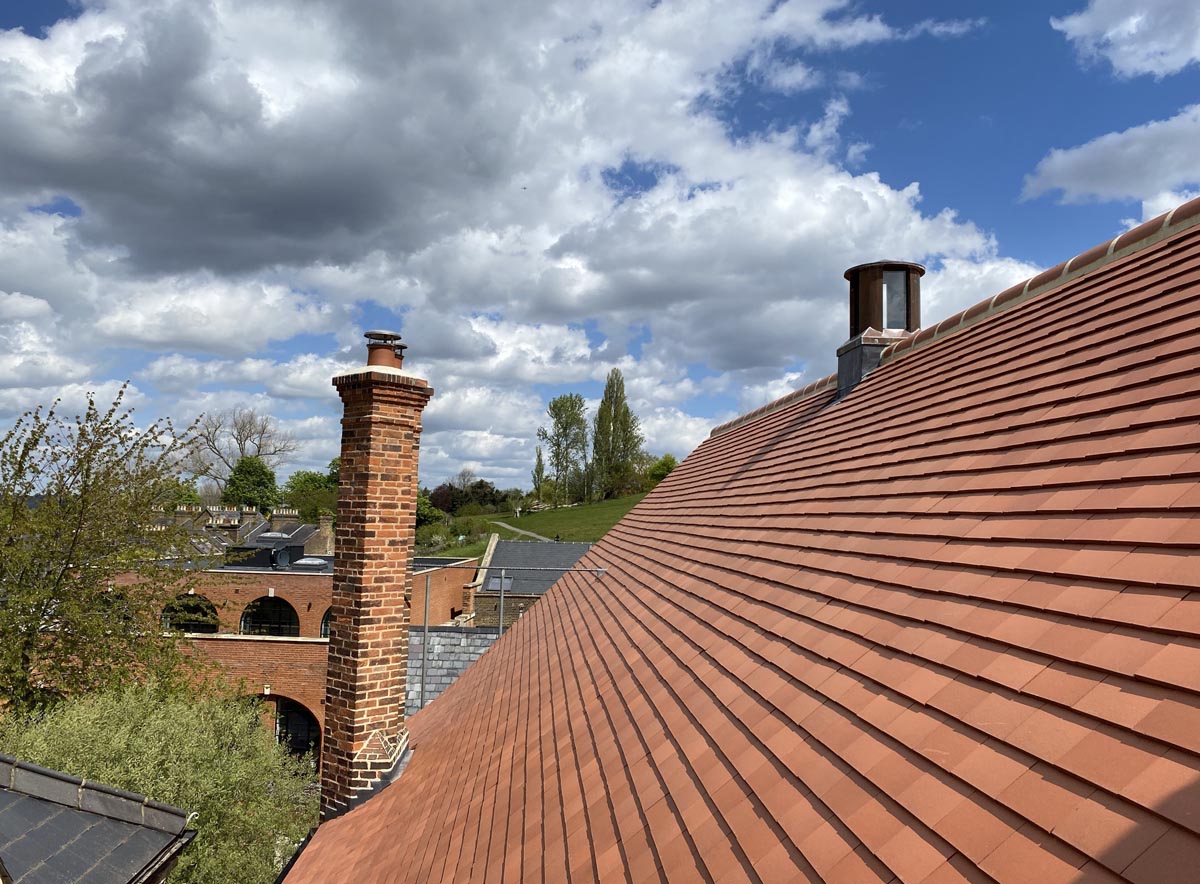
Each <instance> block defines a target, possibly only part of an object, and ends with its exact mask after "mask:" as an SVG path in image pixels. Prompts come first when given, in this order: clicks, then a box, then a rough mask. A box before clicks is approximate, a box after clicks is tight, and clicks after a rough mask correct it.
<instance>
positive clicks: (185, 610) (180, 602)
mask: <svg viewBox="0 0 1200 884" xmlns="http://www.w3.org/2000/svg"><path fill="white" fill-rule="evenodd" d="M219 625H220V624H219V623H218V620H217V608H216V606H215V605H214V604H213V603H212V602H210V601H209V600H208V599H206V598H205V597H204V596H202V595H189V594H187V593H184V594H183V595H181V596H179V597H178V598H176V599H175V600H174V601H172V602H168V603H167V606H166V607H165V608H163V613H162V627H163V629H166V630H174V631H177V632H191V633H200V634H203V635H212V634H214V633H215V632H216V631H217V628H218V626H219Z"/></svg>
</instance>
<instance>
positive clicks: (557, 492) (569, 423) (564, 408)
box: [537, 393, 588, 506]
mask: <svg viewBox="0 0 1200 884" xmlns="http://www.w3.org/2000/svg"><path fill="white" fill-rule="evenodd" d="M585 409H586V406H585V405H584V401H583V396H581V395H580V394H579V393H564V394H563V395H561V396H555V397H554V398H553V399H551V400H550V404H549V405H548V406H547V407H546V414H547V415H549V417H550V427H549V429H547V428H546V427H538V431H537V437H538V438H539V439H540V440H542V441H543V442H545V443H546V446H547V448H548V449H549V453H550V468H551V469H552V470H554V505H555V506H557V505H558V504H559V503H560V502H561V500H562V496H563V492H564V491H565V490H566V488H567V487H568V485H569V484H570V482H571V479H572V477H573V476H575V475H577V474H586V471H587V441H588V428H587V415H586V413H585Z"/></svg>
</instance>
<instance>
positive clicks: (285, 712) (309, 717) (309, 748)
mask: <svg viewBox="0 0 1200 884" xmlns="http://www.w3.org/2000/svg"><path fill="white" fill-rule="evenodd" d="M275 739H276V740H278V741H279V743H280V745H282V746H284V747H285V748H286V749H287V750H288V751H289V752H291V753H292V754H293V755H304V754H306V753H309V752H311V753H312V755H313V757H314V758H316V757H317V756H318V755H319V754H320V751H321V725H320V723H319V722H318V721H317V717H316V716H315V715H313V714H312V713H311V712H309V711H308V709H307V708H305V706H304V705H303V704H302V703H297V702H296V701H295V700H290V699H288V698H287V697H276V698H275Z"/></svg>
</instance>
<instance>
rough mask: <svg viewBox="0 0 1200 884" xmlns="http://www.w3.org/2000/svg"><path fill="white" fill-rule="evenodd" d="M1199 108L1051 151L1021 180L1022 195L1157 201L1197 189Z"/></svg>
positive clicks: (1073, 199) (1199, 178)
mask: <svg viewBox="0 0 1200 884" xmlns="http://www.w3.org/2000/svg"><path fill="white" fill-rule="evenodd" d="M1198 139H1200V104H1194V105H1191V106H1190V107H1186V108H1184V109H1183V110H1181V111H1180V112H1179V113H1178V114H1176V115H1175V116H1174V117H1171V118H1170V119H1167V120H1155V121H1153V122H1150V123H1145V124H1143V125H1141V126H1133V127H1132V128H1129V129H1126V130H1124V131H1122V132H1110V133H1108V134H1107V135H1101V136H1100V137H1098V138H1095V139H1093V140H1091V141H1089V142H1087V143H1086V144H1082V145H1080V146H1078V147H1072V148H1067V149H1055V150H1052V151H1050V153H1048V154H1047V155H1046V156H1045V157H1044V158H1043V159H1042V160H1041V161H1040V162H1039V163H1038V164H1037V168H1036V169H1035V170H1034V172H1033V174H1031V175H1029V176H1027V177H1026V179H1025V187H1024V195H1025V196H1026V197H1033V196H1039V195H1040V194H1043V193H1048V192H1051V191H1056V190H1057V191H1060V192H1061V195H1062V199H1063V201H1064V202H1081V201H1084V200H1087V199H1108V200H1112V199H1137V200H1160V195H1161V194H1164V193H1166V192H1169V191H1174V190H1179V189H1182V188H1184V187H1186V186H1187V185H1196V184H1200V155H1198V154H1197V152H1196V143H1197V140H1198Z"/></svg>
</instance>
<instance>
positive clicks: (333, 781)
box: [321, 332, 433, 819]
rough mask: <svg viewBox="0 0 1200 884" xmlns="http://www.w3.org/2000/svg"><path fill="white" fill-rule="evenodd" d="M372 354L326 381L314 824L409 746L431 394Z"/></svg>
mask: <svg viewBox="0 0 1200 884" xmlns="http://www.w3.org/2000/svg"><path fill="white" fill-rule="evenodd" d="M370 334H375V335H378V334H380V333H375V332H373V333H370ZM370 334H369V335H368V337H370ZM397 339H398V336H397ZM377 349H379V345H378V344H377V343H376V342H373V343H372V345H371V356H372V361H371V363H370V364H369V365H368V366H366V367H364V368H362V369H359V370H357V371H353V372H350V373H348V374H344V375H339V376H338V377H336V378H334V380H333V384H334V386H335V387H336V388H337V391H338V395H339V396H341V399H342V404H343V408H344V415H343V418H342V451H341V457H342V461H341V474H340V494H339V500H338V515H337V528H336V532H335V536H336V550H335V555H334V576H333V604H332V610H331V614H330V633H329V667H328V676H327V680H326V701H325V745H324V749H323V753H322V769H321V818H322V819H330V818H331V817H334V816H337V815H338V814H340V813H342V812H343V811H345V810H346V809H348V808H349V807H351V806H353V804H354V803H355V802H356V801H357V800H359V799H361V798H363V797H365V796H366V795H369V794H370V793H371V791H373V789H374V788H375V787H377V785H378V784H379V781H380V780H381V779H382V778H384V777H386V776H387V775H388V774H389V773H390V772H391V771H392V769H393V768H394V767H395V766H396V764H397V763H398V761H399V760H400V756H401V755H402V753H403V751H404V748H405V746H406V745H407V740H408V732H407V730H406V728H405V725H404V703H405V691H406V687H407V686H406V677H407V670H408V626H409V608H408V602H407V601H406V597H411V590H410V587H409V583H410V581H411V579H412V578H411V576H410V575H409V569H408V564H409V560H410V558H411V556H412V548H413V540H414V532H415V526H416V506H417V452H418V444H419V440H420V434H421V411H422V410H423V409H424V407H425V405H426V403H427V402H428V401H429V397H430V396H431V395H432V394H433V390H432V388H431V387H430V386H429V384H428V383H426V382H425V381H423V380H420V379H417V378H413V377H409V376H407V375H404V374H401V373H400V371H399V368H400V364H401V360H400V346H396V347H395V348H394V351H393V352H394V358H393V359H391V360H381V359H379V358H378V354H377V353H376V352H375V351H376V350H377Z"/></svg>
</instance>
